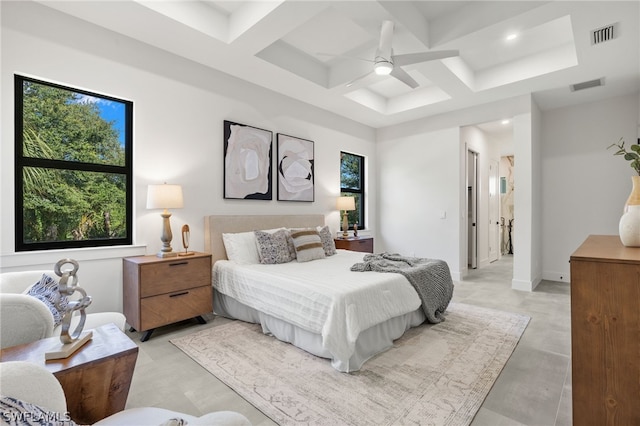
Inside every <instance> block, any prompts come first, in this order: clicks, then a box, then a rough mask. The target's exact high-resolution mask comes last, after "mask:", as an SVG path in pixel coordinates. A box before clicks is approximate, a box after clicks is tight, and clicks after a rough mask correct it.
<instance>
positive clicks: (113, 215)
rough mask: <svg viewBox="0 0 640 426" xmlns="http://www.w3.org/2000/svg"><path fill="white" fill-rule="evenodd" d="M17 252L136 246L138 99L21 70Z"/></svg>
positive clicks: (18, 87) (18, 83) (17, 82)
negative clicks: (134, 153) (134, 152)
mask: <svg viewBox="0 0 640 426" xmlns="http://www.w3.org/2000/svg"><path fill="white" fill-rule="evenodd" d="M15 98H16V99H15V101H16V103H15V108H16V126H15V128H16V138H15V140H16V142H15V152H16V161H15V163H16V167H15V194H16V203H15V205H16V211H15V213H16V234H15V235H16V242H15V244H16V251H26V250H43V249H54V248H72V247H94V246H106V245H122V244H131V241H132V238H131V235H132V234H131V233H132V226H131V224H132V205H133V202H132V190H131V188H132V155H131V153H132V134H133V131H132V121H133V104H132V103H131V102H129V101H123V100H120V99H115V98H111V97H107V96H103V95H98V94H95V93H91V92H87V91H84V90H77V89H71V88H68V87H64V86H60V85H56V84H51V83H47V82H43V81H38V80H35V79H31V78H27V77H23V76H19V75H16V76H15Z"/></svg>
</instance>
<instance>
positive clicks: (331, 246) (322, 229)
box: [317, 225, 337, 256]
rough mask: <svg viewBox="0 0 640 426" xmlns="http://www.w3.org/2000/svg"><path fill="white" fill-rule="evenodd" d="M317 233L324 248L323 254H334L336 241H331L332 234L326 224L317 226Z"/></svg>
mask: <svg viewBox="0 0 640 426" xmlns="http://www.w3.org/2000/svg"><path fill="white" fill-rule="evenodd" d="M317 229H318V234H319V235H320V240H321V241H322V248H324V254H325V255H326V256H333V255H334V254H336V253H337V252H336V243H335V241H333V235H331V230H330V229H329V227H328V226H326V225H325V226H318V228H317Z"/></svg>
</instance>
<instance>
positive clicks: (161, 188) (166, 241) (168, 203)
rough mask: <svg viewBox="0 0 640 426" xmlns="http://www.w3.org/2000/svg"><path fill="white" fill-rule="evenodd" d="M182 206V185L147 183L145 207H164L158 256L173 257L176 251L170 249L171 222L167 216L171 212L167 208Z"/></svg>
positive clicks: (171, 236) (169, 215)
mask: <svg viewBox="0 0 640 426" xmlns="http://www.w3.org/2000/svg"><path fill="white" fill-rule="evenodd" d="M182 206H183V200H182V187H181V186H180V185H168V184H166V183H165V184H163V185H149V187H148V189H147V208H148V209H164V211H163V212H162V213H161V214H160V216H162V219H163V220H162V236H161V237H160V240H161V241H162V248H161V249H160V251H159V252H158V254H157V256H158V257H174V256H177V255H178V253H176V252H174V251H173V250H172V249H171V239H172V238H173V235H172V234H171V224H170V223H169V218H170V217H171V213H169V211H168V210H167V209H181V208H182Z"/></svg>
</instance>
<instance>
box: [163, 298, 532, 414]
mask: <svg viewBox="0 0 640 426" xmlns="http://www.w3.org/2000/svg"><path fill="white" fill-rule="evenodd" d="M528 323H529V317H526V316H523V315H516V314H511V313H507V312H501V311H496V310H492V309H486V308H480V307H476V306H471V305H466V304H461V303H452V304H450V305H449V308H448V310H447V313H446V321H444V322H442V323H440V324H436V325H428V324H423V325H421V326H419V327H416V328H413V329H411V330H409V331H407V332H406V333H405V334H404V336H402V337H401V338H400V339H398V340H396V341H395V343H394V347H393V348H391V349H389V350H388V351H386V352H384V353H382V354H379V355H377V356H376V357H374V358H372V359H370V360H369V361H367V362H366V363H365V364H364V366H363V368H362V369H361V370H360V371H357V372H355V373H348V374H347V373H340V372H338V371H336V370H334V369H333V368H332V367H331V364H330V362H329V360H326V359H322V358H318V357H315V356H313V355H310V354H308V353H307V352H305V351H302V350H300V349H298V348H296V347H294V346H293V345H290V344H287V343H282V342H280V341H278V340H276V339H275V338H273V337H270V336H266V335H264V334H262V331H261V328H260V326H258V325H254V324H247V323H244V322H241V321H235V322H232V323H228V324H225V325H222V326H219V327H212V328H209V329H207V330H202V331H199V332H197V333H194V334H191V335H188V336H185V337H181V338H178V339H173V340H172V341H171V342H172V343H173V344H174V345H176V346H177V347H178V348H180V349H181V350H182V351H184V352H185V353H186V354H187V355H189V356H190V357H191V358H193V359H194V360H195V361H196V362H198V363H199V364H200V365H202V366H203V367H204V368H205V369H207V370H208V371H209V372H211V374H213V375H215V376H216V377H217V378H218V379H220V380H222V381H223V382H224V383H226V384H227V385H228V386H229V387H231V388H232V389H233V390H234V391H236V392H237V393H238V394H239V395H241V396H242V397H243V398H245V399H246V400H247V401H249V402H250V403H251V404H253V405H254V406H255V407H257V408H258V409H259V410H261V411H262V412H263V413H264V414H265V415H267V416H268V417H270V418H271V419H273V421H275V422H276V423H278V424H281V425H298V424H305V425H398V424H421V425H437V426H442V425H468V424H469V423H471V421H472V420H473V417H474V416H475V414H476V412H477V411H478V409H479V408H480V406H481V405H482V402H483V401H484V399H485V397H486V396H487V394H488V393H489V390H490V389H491V386H492V385H493V383H494V382H495V380H496V378H497V377H498V375H499V374H500V371H502V368H503V367H504V365H505V363H506V362H507V360H508V359H509V357H510V356H511V353H512V352H513V350H514V348H515V347H516V345H517V344H518V341H519V340H520V336H521V335H522V333H523V332H524V329H525V328H526V326H527V324H528Z"/></svg>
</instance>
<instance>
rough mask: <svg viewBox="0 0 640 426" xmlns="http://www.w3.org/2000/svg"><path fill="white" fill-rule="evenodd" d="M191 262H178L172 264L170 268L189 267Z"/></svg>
mask: <svg viewBox="0 0 640 426" xmlns="http://www.w3.org/2000/svg"><path fill="white" fill-rule="evenodd" d="M188 264H189V262H176V263H170V264H169V266H180V265H188Z"/></svg>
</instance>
